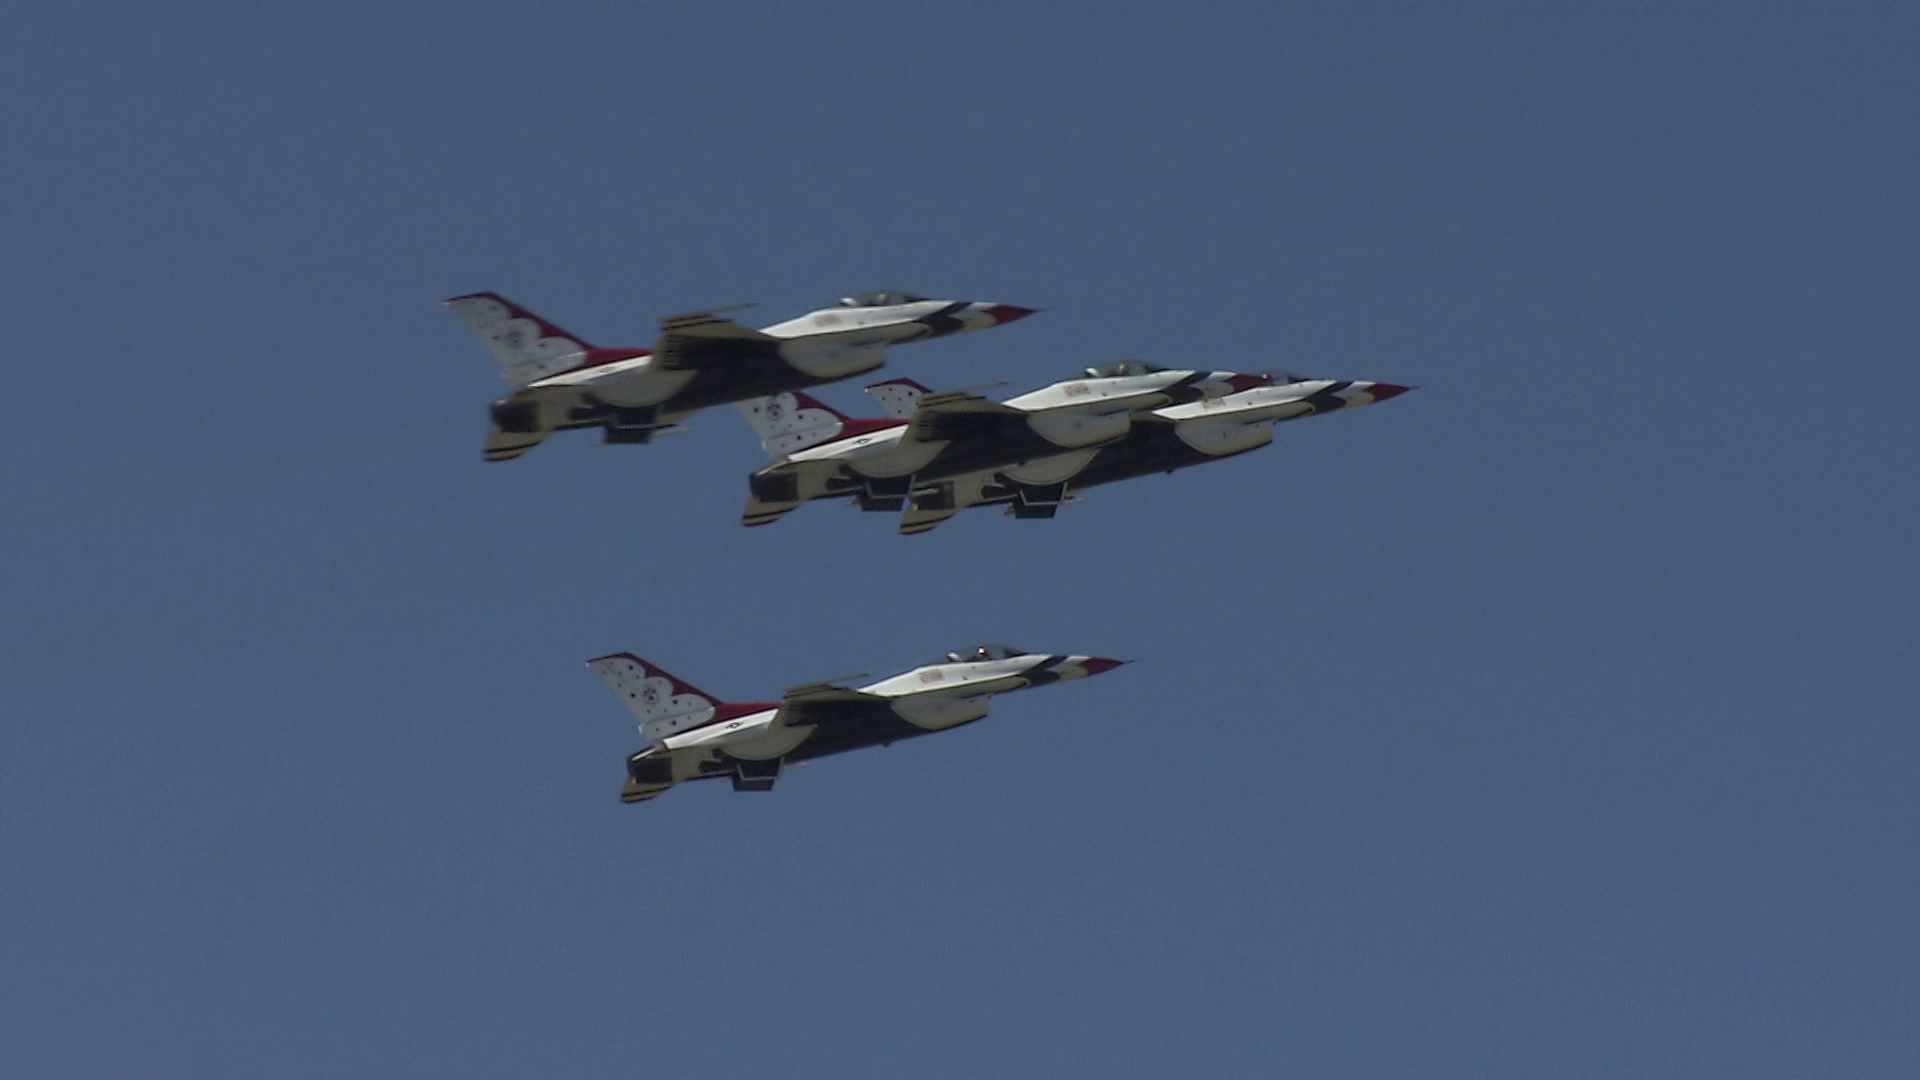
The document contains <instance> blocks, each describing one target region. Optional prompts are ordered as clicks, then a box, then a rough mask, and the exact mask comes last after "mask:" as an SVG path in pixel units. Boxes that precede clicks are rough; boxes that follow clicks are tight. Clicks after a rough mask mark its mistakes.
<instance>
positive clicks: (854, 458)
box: [738, 361, 1273, 525]
mask: <svg viewBox="0 0 1920 1080" xmlns="http://www.w3.org/2000/svg"><path fill="white" fill-rule="evenodd" d="M1272 381H1273V380H1272V377H1271V376H1267V375H1242V374H1238V373H1235V372H1231V371H1185V370H1175V369H1169V368H1163V367H1156V366H1154V365H1152V364H1145V363H1140V362H1138V361H1122V362H1120V363H1116V364H1106V365H1102V366H1099V367H1091V368H1087V369H1086V371H1085V372H1084V373H1083V374H1082V375H1080V376H1078V377H1076V378H1073V379H1068V380H1064V381H1062V382H1056V383H1052V384H1050V385H1048V386H1043V387H1041V388H1040V389H1038V390H1034V391H1032V392H1030V393H1025V394H1021V395H1019V396H1018V397H1013V398H1009V399H1007V400H1006V401H990V400H988V399H986V398H983V397H977V396H975V395H973V394H971V393H967V392H965V391H954V392H950V393H945V394H936V393H933V392H931V391H929V390H928V389H927V388H926V387H924V386H921V385H920V384H919V383H916V382H914V381H913V380H911V379H894V380H891V381H888V382H883V383H878V384H875V385H873V386H869V387H867V392H868V393H869V394H871V395H873V396H874V397H875V399H877V400H878V401H879V402H880V403H881V405H882V406H884V407H885V408H886V410H887V412H888V414H889V418H888V419H884V420H878V419H875V420H856V419H854V418H852V417H849V416H847V415H845V414H843V413H840V412H837V411H835V410H834V409H832V408H831V407H829V406H827V405H823V404H821V403H820V402H819V401H817V400H815V399H814V398H812V397H810V396H808V395H806V394H798V393H795V394H779V395H773V396H769V397H764V398H755V399H754V400H751V401H743V402H740V403H739V404H738V407H739V409H740V411H741V413H742V414H743V415H745V416H746V418H747V421H748V422H749V423H750V424H752V425H753V427H754V430H755V431H758V432H759V433H760V437H761V445H762V446H763V447H764V448H765V449H766V451H767V453H768V454H769V455H771V456H772V457H773V458H774V459H775V461H774V463H773V464H772V465H769V466H767V467H766V468H763V469H761V470H760V471H758V472H756V473H754V474H753V475H752V476H751V477H750V478H749V487H750V489H751V491H752V496H751V498H750V499H749V500H748V503H747V509H746V512H745V513H744V514H743V515H742V516H741V522H742V524H745V525H767V524H771V523H772V522H774V521H777V520H779V518H780V517H781V515H783V514H785V513H787V512H788V511H790V510H792V509H794V508H795V507H797V506H799V505H800V504H801V503H803V502H806V501H808V500H812V499H832V498H839V497H843V496H849V495H851V496H853V497H854V499H855V501H856V502H857V503H858V505H859V506H860V508H861V509H862V510H878V511H887V512H892V513H897V512H899V511H900V510H901V509H902V508H903V507H904V506H905V505H906V501H907V497H908V495H909V494H910V493H911V492H912V490H913V489H914V488H915V487H916V486H925V485H927V484H929V483H934V482H938V481H941V480H946V479H950V478H953V477H956V476H965V475H967V474H970V473H975V472H981V471H992V470H997V469H1002V468H1006V467H1008V466H1013V465H1018V464H1020V463H1022V462H1026V461H1032V460H1036V459H1053V458H1055V457H1056V456H1058V455H1060V454H1061V452H1062V451H1067V450H1073V451H1079V452H1080V454H1079V457H1080V459H1081V461H1082V463H1084V462H1085V461H1087V460H1090V459H1091V457H1092V455H1093V450H1092V449H1091V448H1092V447H1097V446H1101V445H1104V444H1106V443H1110V442H1113V441H1114V440H1116V439H1120V438H1122V437H1124V436H1125V435H1126V434H1127V432H1128V430H1129V429H1130V428H1131V426H1132V424H1133V418H1134V416H1136V415H1138V414H1140V413H1143V412H1145V411H1147V410H1150V409H1154V408H1157V407H1160V406H1165V405H1172V404H1176V403H1190V402H1197V401H1204V400H1206V399H1208V398H1217V397H1221V396H1224V395H1227V394H1231V393H1235V392H1236V391H1241V390H1249V389H1252V388H1254V387H1256V386H1265V385H1268V384H1270V383H1271V382H1272Z"/></svg>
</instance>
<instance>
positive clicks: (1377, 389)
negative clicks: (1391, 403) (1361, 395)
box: [1367, 382, 1419, 402]
mask: <svg viewBox="0 0 1920 1080" xmlns="http://www.w3.org/2000/svg"><path fill="white" fill-rule="evenodd" d="M1417 389H1419V388H1418V387H1414V386H1395V385H1394V384H1392V383H1390V382H1377V383H1374V384H1372V385H1370V386H1368V387H1367V393H1368V394H1369V395H1370V396H1372V398H1373V400H1374V401H1375V402H1381V401H1385V400H1387V399H1388V398H1396V397H1399V396H1400V395H1401V394H1404V393H1406V392H1407V391H1409V390H1417Z"/></svg>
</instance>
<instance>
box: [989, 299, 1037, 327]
mask: <svg viewBox="0 0 1920 1080" xmlns="http://www.w3.org/2000/svg"><path fill="white" fill-rule="evenodd" d="M1039 310H1040V309H1039V308H1030V307H1021V306H1020V305H1019V304H995V305H993V306H992V307H990V308H988V309H987V314H989V315H991V316H993V321H994V323H995V325H1004V324H1006V323H1010V322H1012V321H1014V320H1015V319H1024V318H1026V317H1027V316H1029V315H1032V314H1034V313H1035V312H1037V311H1039Z"/></svg>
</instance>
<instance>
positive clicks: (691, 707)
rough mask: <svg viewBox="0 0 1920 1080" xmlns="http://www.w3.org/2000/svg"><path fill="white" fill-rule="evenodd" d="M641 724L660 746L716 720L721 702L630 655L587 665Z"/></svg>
mask: <svg viewBox="0 0 1920 1080" xmlns="http://www.w3.org/2000/svg"><path fill="white" fill-rule="evenodd" d="M587 666H588V667H590V668H592V669H593V673H594V674H595V675H598V676H600V678H601V679H602V680H603V681H605V682H606V684H607V685H608V686H610V687H612V688H613V692H614V693H616V694H618V695H620V700H621V701H622V702H624V703H625V704H626V706H627V711H628V712H631V713H633V715H634V719H636V720H639V721H640V733H641V734H642V735H645V736H646V737H647V738H648V739H650V740H652V741H654V742H659V741H661V740H662V739H665V738H666V737H667V736H669V735H672V734H674V733H676V732H680V731H685V730H686V729H688V728H691V727H697V726H699V725H701V724H704V723H706V722H707V721H709V720H711V719H713V717H714V712H715V709H716V708H717V707H718V706H719V705H720V701H719V700H718V699H717V698H715V697H713V696H712V695H711V694H706V693H702V692H701V691H699V690H697V689H695V688H694V687H693V686H691V685H690V684H688V683H686V682H683V681H681V680H680V679H678V678H675V677H674V676H673V675H671V674H669V673H668V672H667V671H665V670H663V669H661V668H659V667H657V666H655V665H653V664H651V663H648V662H647V661H645V660H642V659H641V658H639V657H638V656H635V655H633V654H632V653H629V652H623V653H614V654H612V655H611V656H602V657H598V658H595V659H593V660H589V661H587Z"/></svg>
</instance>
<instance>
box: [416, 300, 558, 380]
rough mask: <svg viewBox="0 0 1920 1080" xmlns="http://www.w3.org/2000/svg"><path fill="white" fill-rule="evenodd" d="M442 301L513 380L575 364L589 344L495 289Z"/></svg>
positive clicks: (552, 372)
mask: <svg viewBox="0 0 1920 1080" xmlns="http://www.w3.org/2000/svg"><path fill="white" fill-rule="evenodd" d="M447 306H448V307H450V308H452V309H453V313H454V314H455V315H458V316H460V321H462V322H464V323H466V324H467V328H468V329H469V330H472V331H473V332H474V334H475V335H476V336H478V337H479V338H480V340H481V341H483V342H485V343H486V346H487V350H488V351H489V352H491V353H493V357H494V359H496V360H498V361H500V371H501V374H503V375H505V376H506V378H507V381H508V382H510V383H512V384H513V385H514V386H525V385H527V384H528V383H530V382H535V381H537V380H539V379H544V378H546V377H547V376H549V375H557V374H559V373H560V372H562V371H566V370H568V369H570V368H576V367H579V366H580V365H581V364H584V363H586V362H587V359H588V358H587V352H588V350H590V349H592V348H593V346H591V345H589V344H587V343H586V341H585V340H583V339H581V338H580V337H578V336H576V335H574V334H569V333H567V332H566V331H565V330H562V329H560V328H559V327H558V326H555V325H554V324H552V323H550V322H548V321H547V320H545V319H543V318H541V317H540V316H538V315H535V314H534V313H533V312H531V311H528V310H527V309H526V308H523V307H521V306H520V305H518V304H516V303H514V302H513V301H511V300H509V299H507V298H506V297H504V296H501V295H500V294H499V293H490V292H487V293H474V294H473V295H472V296H456V297H454V298H453V299H451V300H449V301H447Z"/></svg>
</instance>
